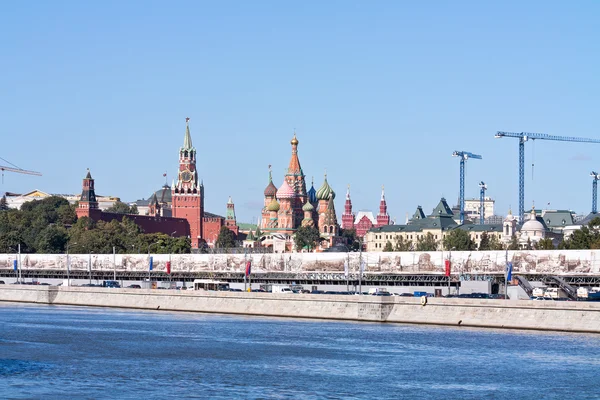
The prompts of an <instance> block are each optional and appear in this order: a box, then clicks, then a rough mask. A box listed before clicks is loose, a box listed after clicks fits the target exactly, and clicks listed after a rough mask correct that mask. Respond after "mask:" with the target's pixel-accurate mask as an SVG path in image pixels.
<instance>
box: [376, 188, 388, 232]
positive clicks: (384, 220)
mask: <svg viewBox="0 0 600 400" xmlns="http://www.w3.org/2000/svg"><path fill="white" fill-rule="evenodd" d="M389 224H390V215H389V214H388V213H387V202H386V201H385V187H384V186H383V185H381V201H380V202H379V214H377V226H378V227H379V226H383V225H389Z"/></svg>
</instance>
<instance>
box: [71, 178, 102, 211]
mask: <svg viewBox="0 0 600 400" xmlns="http://www.w3.org/2000/svg"><path fill="white" fill-rule="evenodd" d="M81 186H82V189H81V197H80V198H79V205H78V206H77V209H76V210H75V213H76V214H77V218H81V217H88V218H91V219H96V218H97V217H98V216H99V215H100V213H101V211H100V209H99V208H98V201H97V200H96V191H95V189H94V179H93V178H92V174H91V173H90V170H89V168H88V170H87V175H86V176H85V178H83V183H82V185H81Z"/></svg>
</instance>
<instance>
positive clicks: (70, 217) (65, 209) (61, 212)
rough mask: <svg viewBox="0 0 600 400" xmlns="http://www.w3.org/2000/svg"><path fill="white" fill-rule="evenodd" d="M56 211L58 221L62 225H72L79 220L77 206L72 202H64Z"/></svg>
mask: <svg viewBox="0 0 600 400" xmlns="http://www.w3.org/2000/svg"><path fill="white" fill-rule="evenodd" d="M56 212H57V213H58V221H59V222H60V223H61V224H62V225H72V224H74V223H75V222H76V221H77V213H76V212H75V206H73V205H72V204H63V205H62V206H60V207H58V210H57V211H56Z"/></svg>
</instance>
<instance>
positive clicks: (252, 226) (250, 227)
mask: <svg viewBox="0 0 600 400" xmlns="http://www.w3.org/2000/svg"><path fill="white" fill-rule="evenodd" d="M237 226H238V228H239V230H240V231H250V230H253V231H255V230H256V228H258V225H256V224H245V223H243V222H239V223H238V224H237Z"/></svg>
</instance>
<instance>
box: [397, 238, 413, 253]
mask: <svg viewBox="0 0 600 400" xmlns="http://www.w3.org/2000/svg"><path fill="white" fill-rule="evenodd" d="M412 248H413V242H412V240H407V239H406V240H405V239H404V236H401V235H398V236H396V247H395V249H394V250H395V251H411V250H412Z"/></svg>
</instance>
